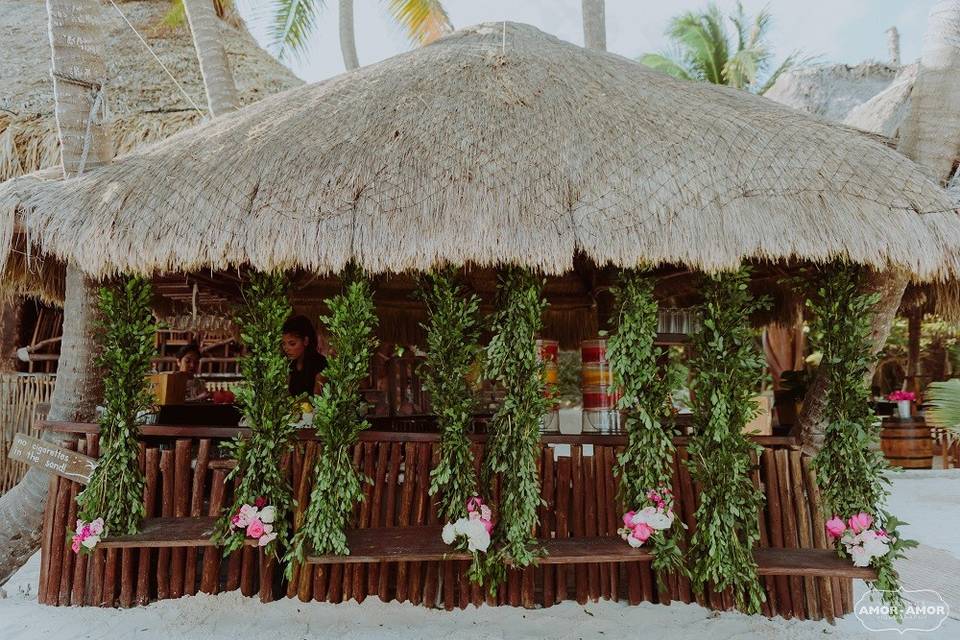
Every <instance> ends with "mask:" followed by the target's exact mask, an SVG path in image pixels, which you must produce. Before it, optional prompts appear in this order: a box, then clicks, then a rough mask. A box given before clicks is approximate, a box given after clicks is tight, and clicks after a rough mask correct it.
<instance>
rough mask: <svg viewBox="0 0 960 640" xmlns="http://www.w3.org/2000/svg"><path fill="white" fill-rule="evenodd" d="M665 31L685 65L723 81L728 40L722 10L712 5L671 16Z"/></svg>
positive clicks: (709, 78) (705, 75)
mask: <svg viewBox="0 0 960 640" xmlns="http://www.w3.org/2000/svg"><path fill="white" fill-rule="evenodd" d="M667 35H668V36H669V37H670V39H672V40H673V41H675V42H676V43H677V45H678V46H679V47H680V49H681V51H682V55H683V59H684V61H685V62H686V66H688V67H693V68H696V69H699V72H700V73H699V75H702V77H703V79H705V80H706V81H708V82H712V83H714V84H724V77H723V67H724V65H725V64H726V62H727V57H728V55H729V44H728V42H727V30H726V28H725V27H724V18H723V14H722V13H721V12H720V10H719V9H718V8H717V6H716V5H713V4H711V5H709V6H708V7H707V9H706V11H703V12H699V13H698V12H686V13H682V14H680V15H679V16H677V17H676V18H673V19H672V20H671V21H670V25H669V27H668V28H667Z"/></svg>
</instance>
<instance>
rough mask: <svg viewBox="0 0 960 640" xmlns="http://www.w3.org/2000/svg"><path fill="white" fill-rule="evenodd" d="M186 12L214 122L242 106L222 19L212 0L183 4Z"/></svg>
mask: <svg viewBox="0 0 960 640" xmlns="http://www.w3.org/2000/svg"><path fill="white" fill-rule="evenodd" d="M183 8H184V11H185V12H186V14H187V21H188V22H189V23H190V32H191V33H192V34H193V46H194V47H195V48H196V50H197V60H198V61H199V63H200V75H202V76H203V86H204V88H205V89H206V93H207V105H208V106H209V108H210V115H211V116H212V117H214V118H215V117H217V116H219V115H222V114H224V113H226V112H228V111H234V110H235V109H237V108H238V107H239V106H240V98H239V97H238V96H237V87H236V85H235V84H234V82H233V75H232V74H231V73H230V65H229V64H228V62H227V53H226V51H224V48H223V40H222V39H221V38H220V18H218V17H217V14H216V11H215V10H214V6H213V3H212V2H211V1H210V0H183Z"/></svg>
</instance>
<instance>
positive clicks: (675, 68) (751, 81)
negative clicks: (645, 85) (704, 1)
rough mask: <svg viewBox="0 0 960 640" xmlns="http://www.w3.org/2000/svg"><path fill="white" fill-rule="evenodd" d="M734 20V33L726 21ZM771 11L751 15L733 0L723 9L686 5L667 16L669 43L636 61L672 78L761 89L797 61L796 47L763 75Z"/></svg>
mask: <svg viewBox="0 0 960 640" xmlns="http://www.w3.org/2000/svg"><path fill="white" fill-rule="evenodd" d="M728 21H729V23H730V24H732V25H733V37H732V38H731V34H730V32H729V31H728V28H727V23H728ZM770 26H771V15H770V12H768V11H767V10H766V9H764V10H762V11H760V12H759V13H758V14H757V15H755V16H753V17H750V16H748V15H747V14H746V12H745V11H744V10H743V6H742V5H741V4H740V3H739V2H738V3H737V8H736V11H734V12H733V13H732V14H730V15H724V14H723V12H722V11H720V9H719V8H718V7H717V5H715V4H709V5H707V8H706V9H705V10H703V11H687V12H684V13H682V14H680V15H679V16H676V17H675V18H673V19H672V20H670V24H669V26H668V27H667V31H666V35H667V37H668V38H669V39H670V40H671V42H672V44H673V50H672V51H670V52H667V53H648V54H645V55H643V56H641V57H640V59H639V60H640V62H641V63H643V64H645V65H647V66H648V67H651V68H653V69H656V70H657V71H662V72H663V73H666V74H668V75H671V76H673V77H675V78H682V79H684V80H699V81H702V82H710V83H712V84H723V85H727V86H730V87H735V88H737V89H747V90H749V91H752V92H754V93H759V94H762V93H764V92H765V91H766V90H767V89H769V88H770V87H772V86H773V83H774V82H776V80H777V78H778V77H780V74H782V73H783V72H784V71H786V70H787V69H789V68H790V67H792V66H794V65H795V64H797V62H798V54H797V53H796V52H794V53H792V54H790V55H789V56H787V58H786V59H785V60H784V61H783V63H781V64H780V66H779V67H777V68H776V69H775V70H774V71H773V72H772V73H771V74H769V75H767V76H766V77H764V74H765V73H766V71H767V69H768V68H769V66H770V63H771V61H772V60H773V52H772V50H771V49H770V46H769V43H768V42H767V37H768V36H769V31H770Z"/></svg>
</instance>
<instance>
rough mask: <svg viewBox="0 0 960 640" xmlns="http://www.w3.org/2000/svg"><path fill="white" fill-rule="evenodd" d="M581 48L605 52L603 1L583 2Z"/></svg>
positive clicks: (605, 24) (604, 8) (604, 7)
mask: <svg viewBox="0 0 960 640" xmlns="http://www.w3.org/2000/svg"><path fill="white" fill-rule="evenodd" d="M580 6H581V11H582V12H583V46H585V47H586V48H587V49H599V50H601V51H606V50H607V16H606V6H605V3H604V0H583V1H582V3H581V5H580Z"/></svg>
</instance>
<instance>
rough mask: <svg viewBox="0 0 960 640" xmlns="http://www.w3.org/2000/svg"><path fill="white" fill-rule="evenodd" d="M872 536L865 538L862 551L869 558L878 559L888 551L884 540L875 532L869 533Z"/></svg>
mask: <svg viewBox="0 0 960 640" xmlns="http://www.w3.org/2000/svg"><path fill="white" fill-rule="evenodd" d="M869 533H870V534H872V535H869V536H866V537H865V540H864V541H863V549H864V551H866V552H867V555H869V556H870V557H871V558H879V557H880V556H884V555H886V554H887V552H888V551H890V548H889V547H888V546H887V543H886V541H885V539H884V538H881V537H880V536H878V535H877V534H876V532H873V531H870V532H869Z"/></svg>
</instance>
